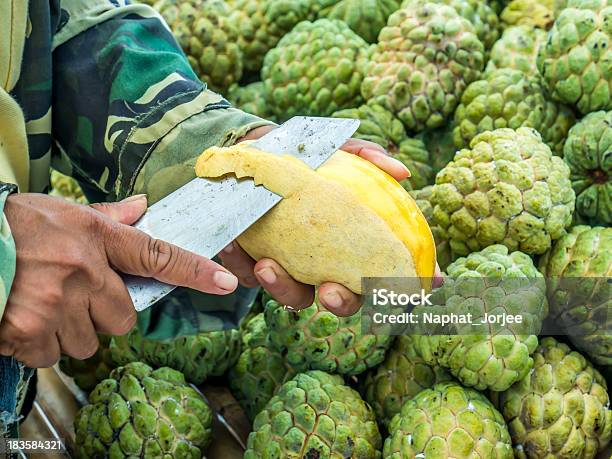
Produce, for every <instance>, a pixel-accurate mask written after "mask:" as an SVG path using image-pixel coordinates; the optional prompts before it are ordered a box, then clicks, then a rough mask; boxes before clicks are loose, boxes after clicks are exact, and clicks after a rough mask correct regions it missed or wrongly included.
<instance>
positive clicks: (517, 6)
mask: <svg viewBox="0 0 612 459" xmlns="http://www.w3.org/2000/svg"><path fill="white" fill-rule="evenodd" d="M552 3H553V2H552V0H540V1H538V2H534V1H532V0H512V1H511V2H510V3H509V4H508V6H506V8H504V11H502V13H501V14H500V16H499V17H500V19H501V20H502V22H503V24H504V26H505V27H511V26H514V25H523V24H524V25H528V26H529V27H532V28H540V29H542V30H548V29H549V28H550V27H551V26H552V23H553V21H554V12H553V4H552Z"/></svg>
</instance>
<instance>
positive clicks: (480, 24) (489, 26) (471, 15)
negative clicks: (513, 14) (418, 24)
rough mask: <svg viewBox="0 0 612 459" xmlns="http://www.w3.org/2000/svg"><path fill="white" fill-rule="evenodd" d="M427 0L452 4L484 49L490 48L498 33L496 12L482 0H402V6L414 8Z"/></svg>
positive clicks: (428, 0) (498, 25)
mask: <svg viewBox="0 0 612 459" xmlns="http://www.w3.org/2000/svg"><path fill="white" fill-rule="evenodd" d="M427 2H431V3H439V4H443V5H448V6H452V7H453V8H455V10H456V11H457V13H459V15H460V16H462V17H463V18H465V19H467V20H468V21H469V22H470V23H471V24H472V25H473V26H474V29H475V30H476V35H477V36H478V39H479V40H480V41H481V42H482V44H483V45H484V47H485V49H487V50H488V49H491V46H493V43H495V42H496V41H497V39H498V38H499V33H500V24H499V18H498V16H497V13H495V11H494V10H493V8H491V7H490V6H489V5H487V3H486V2H483V1H482V0H404V2H403V3H402V8H415V7H416V6H417V5H418V4H424V3H427Z"/></svg>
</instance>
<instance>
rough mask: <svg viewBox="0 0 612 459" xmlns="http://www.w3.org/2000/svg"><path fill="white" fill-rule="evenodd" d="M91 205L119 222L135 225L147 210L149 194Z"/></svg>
mask: <svg viewBox="0 0 612 459" xmlns="http://www.w3.org/2000/svg"><path fill="white" fill-rule="evenodd" d="M90 207H91V208H93V209H95V210H97V211H98V212H101V213H103V214H104V215H106V216H107V217H109V218H111V219H112V220H114V221H116V222H118V223H123V224H124V225H133V224H134V223H136V222H137V221H138V219H139V218H140V217H142V215H143V214H144V213H145V212H146V210H147V196H146V195H144V194H137V195H135V196H130V197H129V198H126V199H124V200H123V201H120V202H101V203H97V204H91V205H90Z"/></svg>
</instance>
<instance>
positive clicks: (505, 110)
mask: <svg viewBox="0 0 612 459" xmlns="http://www.w3.org/2000/svg"><path fill="white" fill-rule="evenodd" d="M574 121H575V120H574V116H573V114H572V112H571V111H570V110H569V109H567V108H566V107H563V106H561V105H560V104H557V103H556V102H552V101H549V100H547V99H546V98H545V97H544V88H543V87H542V85H541V82H540V79H539V78H534V77H531V76H528V75H525V74H524V73H523V72H521V71H519V70H513V69H498V70H493V71H491V72H487V73H486V74H485V76H484V77H483V79H481V80H478V81H475V82H474V83H472V84H470V85H469V86H468V87H467V89H466V90H465V92H464V93H463V96H462V97H461V103H460V104H459V106H458V107H457V110H456V112H455V122H454V124H455V128H454V131H453V136H454V140H455V146H456V147H457V148H466V147H467V146H468V145H469V144H470V141H471V140H472V139H473V138H474V137H475V136H476V135H477V134H480V133H481V132H485V131H492V130H494V129H500V128H510V129H518V128H520V127H530V128H533V129H536V130H537V131H539V132H540V133H541V135H542V138H543V140H544V142H545V143H547V144H548V145H549V146H550V147H551V149H553V150H554V152H555V153H558V154H559V155H561V154H562V152H563V142H564V141H565V137H566V136H567V132H568V131H569V129H570V127H571V126H572V125H573V124H574Z"/></svg>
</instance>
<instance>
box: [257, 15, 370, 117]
mask: <svg viewBox="0 0 612 459" xmlns="http://www.w3.org/2000/svg"><path fill="white" fill-rule="evenodd" d="M367 54H368V45H367V44H366V42H365V41H364V40H363V39H362V38H361V37H359V36H358V35H357V34H356V33H355V32H353V31H352V30H351V29H350V28H349V27H348V26H347V25H346V24H345V23H344V22H342V21H338V20H331V19H319V20H318V21H315V22H308V21H304V22H302V23H300V24H298V25H297V26H296V27H295V28H294V29H293V30H292V31H291V32H290V33H288V34H287V35H285V36H284V37H283V38H282V40H281V41H280V42H279V43H278V46H277V47H276V48H274V49H272V50H271V51H270V52H269V53H268V54H266V58H265V60H264V66H263V69H262V71H261V75H262V79H263V81H264V84H265V92H266V100H267V101H268V103H269V104H270V108H271V109H272V111H273V113H274V115H276V117H277V118H278V119H279V120H286V119H288V118H291V117H292V116H295V115H313V116H329V115H331V114H332V113H334V112H335V111H338V110H341V109H343V108H347V107H354V106H356V105H359V103H360V102H361V96H360V94H359V89H360V86H361V81H362V79H363V73H362V72H363V67H364V65H365V60H366V58H367Z"/></svg>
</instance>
